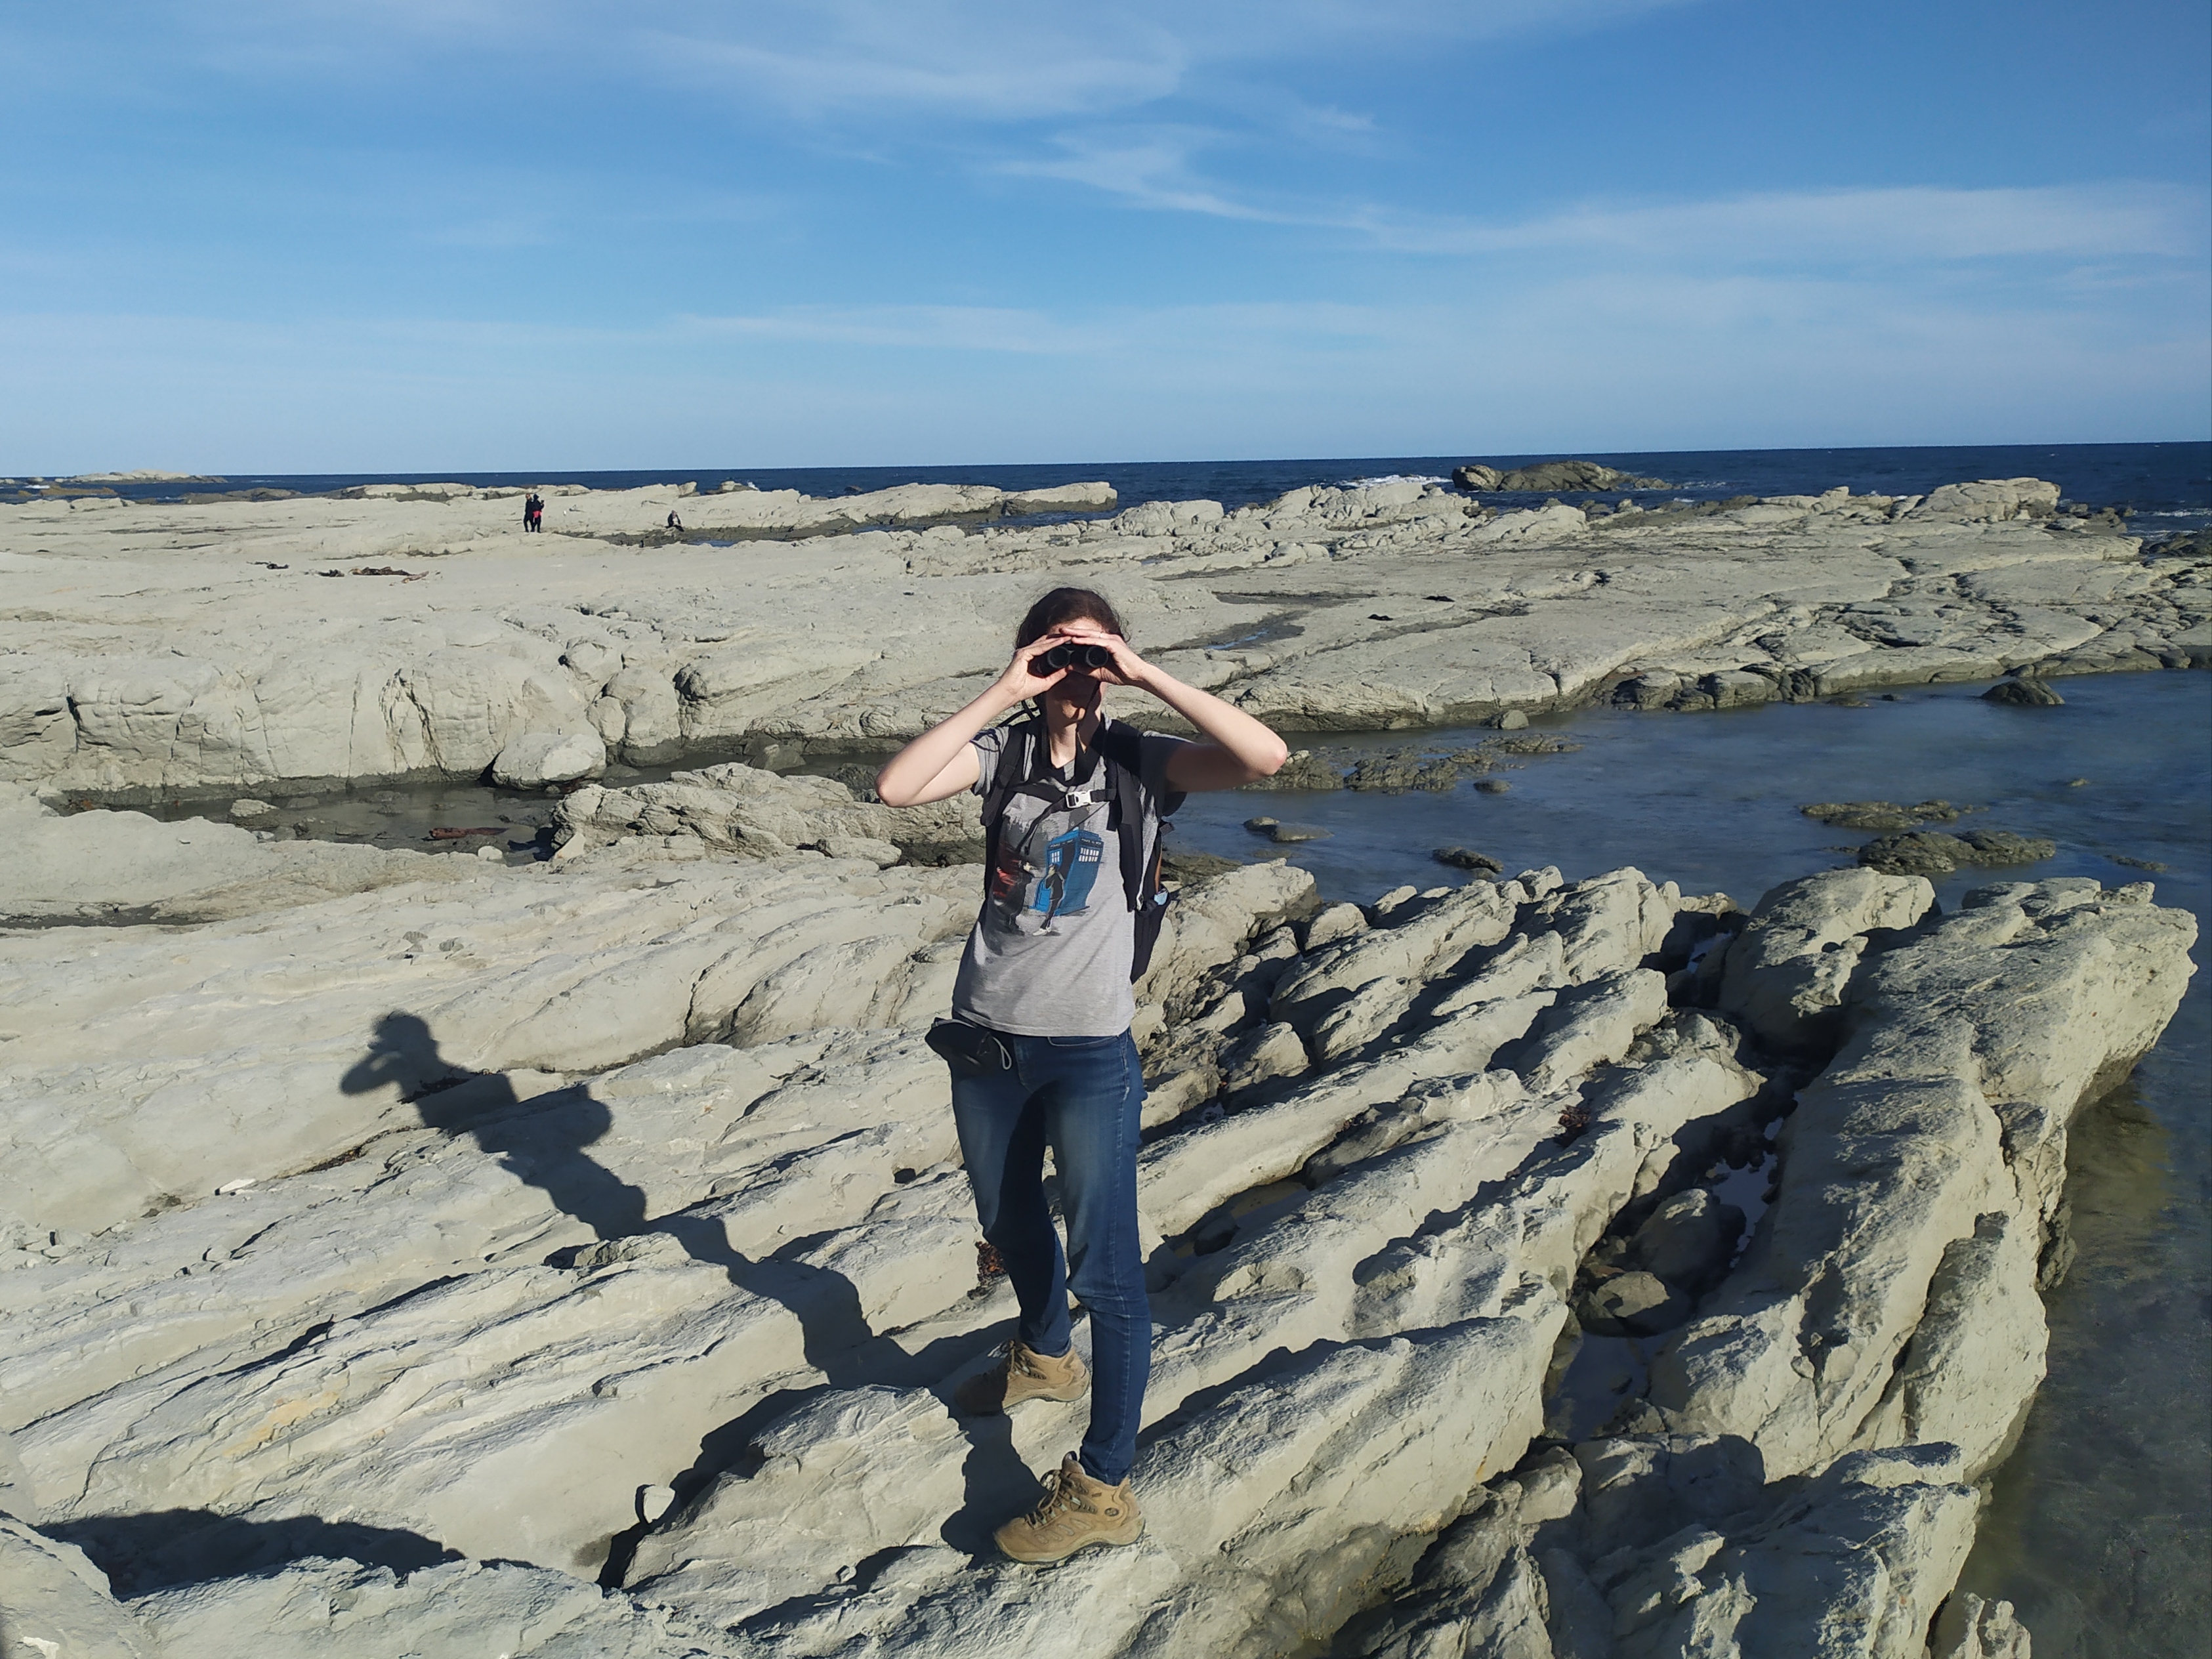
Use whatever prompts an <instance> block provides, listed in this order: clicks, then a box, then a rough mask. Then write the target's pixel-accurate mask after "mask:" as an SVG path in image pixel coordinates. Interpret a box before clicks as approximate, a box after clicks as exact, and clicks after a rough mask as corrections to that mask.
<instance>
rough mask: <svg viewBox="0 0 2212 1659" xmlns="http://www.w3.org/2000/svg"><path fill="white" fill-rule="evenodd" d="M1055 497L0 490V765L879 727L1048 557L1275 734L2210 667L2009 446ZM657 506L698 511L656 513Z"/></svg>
mask: <svg viewBox="0 0 2212 1659" xmlns="http://www.w3.org/2000/svg"><path fill="white" fill-rule="evenodd" d="M1098 489H1103V486H1099V487H1097V489H1092V488H1091V487H1087V486H1070V487H1068V489H1067V490H1066V491H1062V492H1060V495H1066V497H1067V500H1066V501H1065V502H1063V503H1062V505H1063V506H1065V507H1071V508H1073V507H1081V506H1082V505H1083V504H1084V503H1085V502H1092V503H1094V504H1095V502H1096V501H1097V500H1098V499H1099V498H1098V495H1097V490H1098ZM1107 498H1108V499H1109V500H1110V492H1108V493H1107ZM1040 501H1042V498H1041V497H1024V498H1009V497H1006V496H1004V495H1001V494H1000V492H997V491H991V490H981V489H975V488H969V487H961V488H955V487H953V486H939V485H929V486H922V485H914V486H907V487H905V488H903V489H896V490H886V491H879V492H877V493H876V494H875V495H855V496H849V497H841V498H836V499H835V500H828V501H814V500H810V499H807V498H803V497H798V496H796V495H793V493H792V492H789V491H780V492H760V491H733V492H732V493H727V494H720V493H715V494H707V495H697V494H685V493H684V489H683V488H682V487H675V486H671V487H670V488H668V489H661V490H653V489H642V490H629V491H599V492H590V491H581V490H578V491H576V492H574V493H573V494H568V495H559V496H557V497H556V498H555V499H554V500H553V501H551V502H550V506H549V512H548V520H549V523H550V526H551V528H550V531H549V532H548V533H547V534H545V535H543V536H532V537H526V536H524V535H523V534H522V533H521V532H520V526H519V520H517V515H516V513H515V512H514V508H515V502H514V501H512V500H508V499H507V498H506V497H505V495H501V494H500V493H499V492H493V491H483V490H473V489H465V488H464V487H462V486H458V485H457V486H454V487H453V489H452V490H451V491H449V492H447V491H441V490H439V489H435V488H432V487H427V486H408V487H401V486H396V485H395V486H371V487H369V488H368V489H366V490H364V491H363V492H362V493H361V495H360V498H359V499H353V500H343V501H340V500H330V499H323V498H301V499H298V500H293V501H275V502H224V503H216V504H208V505H202V506H197V507H195V506H188V505H154V504H139V503H132V502H127V501H106V500H80V501H74V502H71V501H42V502H35V503H31V504H27V505H22V506H15V507H0V620H4V621H5V622H6V623H7V624H8V629H9V644H8V648H7V649H6V650H5V651H4V652H0V781H11V782H15V783H19V784H22V785H25V786H27V787H31V788H33V789H36V790H40V791H42V792H46V793H48V794H49V796H50V798H69V799H93V800H98V801H102V802H106V803H108V804H129V803H138V802H147V801H151V800H155V799H164V800H166V799H172V798H185V797H201V796H207V795H211V794H213V793H218V792H220V791H222V790H226V789H228V790H234V791H238V792H241V793H244V792H249V791H252V790H254V789H257V788H262V787H274V786H276V785H277V784H279V783H286V784H289V785H291V786H292V787H293V789H294V792H295V793H299V792H301V791H305V790H308V789H313V788H328V787H351V786H360V785H372V784H377V783H384V782H390V781H402V780H407V779H422V778H464V777H474V776H477V775H485V774H488V773H495V774H496V775H499V776H500V777H501V779H502V780H504V781H509V782H512V783H513V784H515V785H517V786H518V787H536V786H538V785H541V784H544V783H546V782H558V781H566V780H570V779H574V778H578V777H585V776H592V775H598V773H599V770H600V769H602V768H603V767H604V766H605V765H606V764H607V763H610V762H613V763H629V764H633V765H665V764H668V763H679V762H682V761H684V760H685V759H687V758H691V757H712V758H717V759H720V758H726V757H730V756H731V755H732V753H733V752H737V753H742V754H743V755H744V757H745V758H748V759H751V760H754V761H756V762H762V763H767V764H770V765H776V766H783V765H787V764H790V763H795V762H796V761H797V760H799V758H801V757H821V756H825V755H832V756H834V755H836V754H838V753H855V752H863V751H869V750H879V749H880V748H881V747H882V746H883V745H884V744H893V743H896V742H897V741H899V740H901V739H902V738H905V737H908V736H910V735H912V734H913V733H914V732H917V731H919V730H921V729H922V728H923V727H924V726H927V724H929V723H930V722H931V721H932V720H934V719H936V718H938V717H939V716H941V715H942V714H945V713H946V712H948V711H949V710H951V708H956V707H957V706H958V705H959V704H960V703H961V702H963V701H964V700H965V699H966V698H967V697H968V696H969V695H971V694H972V693H973V691H974V690H975V689H976V687H977V686H979V685H980V684H981V683H982V680H983V678H984V677H986V676H987V675H988V674H989V673H991V672H993V671H995V669H996V668H997V667H998V666H999V665H1000V663H1001V661H1002V659H1003V657H1004V653H1005V649H1004V641H1003V640H1002V639H1001V638H1000V634H1001V633H1002V632H1003V628H1002V625H1001V623H1000V621H999V620H998V619H999V618H1001V617H1005V616H1008V615H1012V614H1015V613H1016V612H1017V611H1018V610H1019V609H1020V606H1021V605H1022V604H1023V603H1024V602H1026V599H1028V598H1029V597H1030V596H1031V594H1032V593H1033V592H1034V590H1035V589H1036V587H1037V586H1039V585H1040V584H1041V583H1044V582H1048V581H1050V580H1055V579H1059V578H1060V577H1062V576H1065V577H1067V578H1069V579H1076V580H1083V581H1085V582H1086V583H1090V584H1092V585H1095V586H1099V587H1101V588H1103V590H1105V591H1106V592H1109V594H1110V595H1111V596H1112V597H1113V598H1114V599H1115V601H1116V603H1117V604H1118V605H1121V606H1122V607H1123V609H1124V610H1125V611H1126V612H1127V614H1128V615H1129V616H1130V617H1132V618H1133V629H1134V633H1135V637H1136V640H1137V642H1138V644H1139V647H1140V648H1142V649H1144V650H1145V651H1146V652H1147V653H1151V654H1152V655H1153V656H1155V657H1157V658H1158V659H1159V660H1160V661H1162V662H1163V663H1164V665H1166V666H1168V667H1170V669H1172V670H1173V671H1175V672H1176V673H1177V674H1179V675H1180V676H1182V678H1186V679H1188V680H1189V681H1191V682H1192V683H1194V684H1200V685H1204V686H1206V688H1207V689H1209V690H1215V691H1217V692H1218V693H1219V694H1221V695H1222V696H1226V697H1229V698H1230V699H1231V701H1233V702H1237V704H1239V705H1240V706H1241V707H1243V708H1249V709H1250V710H1251V711H1252V712H1253V713H1254V714H1257V715H1259V716H1261V718H1263V719H1265V720H1268V721H1270V722H1271V723H1273V724H1274V725H1275V726H1278V727H1279V728H1281V729H1284V730H1285V731H1300V732H1351V731H1364V732H1372V731H1387V730H1406V729H1412V728H1418V727H1424V726H1446V725H1467V724H1474V723H1476V722H1479V721H1482V720H1492V719H1496V718H1498V717H1500V716H1504V715H1510V714H1519V713H1525V712H1532V711H1543V710H1553V709H1561V708H1573V707H1577V706H1580V705H1583V704H1585V703H1588V702H1592V701H1598V700H1605V701H1612V702H1620V703H1621V704H1623V705H1625V706H1628V707H1633V708H1653V709H1658V708H1669V709H1695V708H1731V707H1736V706H1741V705H1743V704H1747V703H1753V702H1769V701H1775V700H1789V699H1796V700H1802V699H1808V698H1820V697H1833V696H1850V695H1852V694H1855V693H1857V692H1858V691H1861V690H1867V689H1869V688H1875V687H1880V686H1885V685H1911V684H1929V683H1933V682H1940V681H1963V680H1972V679H1985V678H1996V677H1997V676H2000V675H2002V674H2006V673H2020V674H2023V675H2029V676H2033V677H2047V676H2055V675H2065V674H2075V673H2085V672H2093V671H2106V670H2121V669H2141V668H2149V667H2186V666H2199V667H2201V666H2203V665H2206V664H2207V663H2208V662H2212V603H2209V602H2208V600H2207V599H2206V588H2205V581H2206V575H2207V572H2208V570H2212V553H2208V551H2207V550H2206V549H2205V548H2204V546H2203V540H2202V538H2194V539H2191V540H2187V541H2183V542H2178V543H2172V544H2145V543H2143V542H2142V540H2140V539H2139V538H2136V537H2133V536H2130V535H2127V534H2125V533H2124V525H2123V524H2122V522H2121V521H2120V520H2118V519H2117V518H2116V517H2113V516H2112V515H2110V514H2099V515H2089V514H2086V513H2082V512H2081V511H2080V510H2078V509H2069V508H2067V507H2065V505H2064V504H2063V503H2062V502H2061V501H2059V498H2058V492H2057V489H2056V488H2055V487H2054V486H2052V485H2050V484H2047V483H2039V482H2037V481H2036V480H2033V479H2010V480H1999V481H1994V482H1990V481H1984V482H1980V483H1961V484H1953V485H1946V486H1944V487H1943V488H1942V489H1937V490H1936V491H1935V492H1933V493H1932V494H1931V495H1928V496H1927V497H1925V498H1924V499H1923V498H1916V497H1910V496H1906V497H1894V498H1893V497H1888V496H1854V495H1848V494H1847V493H1845V492H1844V491H1842V490H1831V491H1829V492H1827V493H1826V495H1818V496H1809V495H1808V496H1782V497H1774V498H1771V499H1766V500H1759V501H1752V500H1744V501H1737V502H1732V503H1703V504H1698V505H1695V506H1682V507H1657V508H1647V507H1637V506H1634V505H1629V504H1626V503H1624V504H1623V505H1622V506H1621V507H1620V509H1619V510H1613V511H1607V510H1603V509H1605V507H1606V506H1607V504H1606V503H1605V502H1604V501H1601V500H1600V501H1591V502H1589V503H1588V504H1587V505H1585V506H1583V507H1573V506H1566V505H1563V504H1555V505H1550V506H1545V507H1538V508H1534V509H1528V510H1522V511H1511V512H1505V513H1498V512H1496V511H1494V510H1493V509H1492V508H1491V507H1488V506H1486V505H1485V504H1484V503H1483V501H1482V500H1481V499H1480V495H1466V494H1462V493H1460V492H1457V491H1455V490H1450V489H1443V488H1441V487H1438V486H1434V485H1423V484H1420V483H1413V482H1401V483H1385V484H1380V485H1376V486H1374V487H1371V488H1364V489H1295V490H1292V491H1291V492H1290V493H1289V494H1287V495H1284V496H1282V497H1280V498H1279V499H1278V500H1276V501H1273V502H1269V503H1265V504H1262V505H1259V506H1255V507H1240V508H1238V509H1237V510H1236V511H1234V512H1230V513H1225V512H1223V511H1222V509H1221V507H1219V505H1218V503H1214V502H1210V501H1185V502H1165V501H1152V502H1146V503H1144V504H1142V505H1140V506H1137V507H1130V508H1128V509H1127V510H1125V511H1123V512H1121V513H1117V514H1115V515H1114V516H1111V517H1094V518H1087V519H1069V520H1062V521H1057V522H1049V523H1038V524H1023V523H1019V522H1006V523H996V522H989V521H986V520H987V517H988V515H990V514H994V513H1004V512H1006V511H1010V510H1012V509H1014V508H1017V507H1018V508H1020V509H1022V510H1024V511H1035V510H1037V508H1038V506H1039V503H1040ZM668 512H680V513H682V514H683V515H684V525H685V530H684V535H685V536H687V537H691V538H705V540H704V541H703V542H702V541H699V540H696V539H695V540H690V541H684V542H678V543H670V542H668V541H667V540H666V539H665V535H666V532H665V531H664V529H663V524H662V520H663V519H664V517H665V513H668ZM859 526H876V527H870V528H865V529H863V528H859ZM912 526H927V527H912ZM748 538H750V539H748ZM717 542H726V543H727V545H715V544H714V543H717Z"/></svg>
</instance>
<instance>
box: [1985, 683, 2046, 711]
mask: <svg viewBox="0 0 2212 1659" xmlns="http://www.w3.org/2000/svg"><path fill="white" fill-rule="evenodd" d="M1982 701H1983V702H2002V703H2005V704H2008V705H2009V706H2010V707H2012V708H2059V707H2061V706H2062V705H2063V703H2064V702H2065V701H2066V699H2065V698H2063V697H2062V696H2059V695H2058V694H2057V692H2056V691H2054V690H2051V688H2050V686H2049V685H2047V684H2045V683H2044V682H2043V681H2041V680H2036V679H2029V678H2026V677H2025V676H2023V677H2021V678H2018V679H2009V680H1999V681H1998V682H1997V683H1996V684H1995V685H1993V686H1991V687H1990V689H1989V690H1986V691H1984V692H1983V693H1982Z"/></svg>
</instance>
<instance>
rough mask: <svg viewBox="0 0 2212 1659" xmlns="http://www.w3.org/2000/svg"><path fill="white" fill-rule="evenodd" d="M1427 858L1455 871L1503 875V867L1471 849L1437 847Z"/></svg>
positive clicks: (1492, 859)
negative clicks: (1478, 871) (1446, 865)
mask: <svg viewBox="0 0 2212 1659" xmlns="http://www.w3.org/2000/svg"><path fill="white" fill-rule="evenodd" d="M1429 856H1430V857H1431V858H1432V859H1434V860H1436V861H1437V863H1438V864H1448V865H1449V866H1451V867H1452V868H1453V869H1455V870H1480V871H1483V872H1486V873H1487V874H1490V875H1503V874H1504V872H1505V866H1504V865H1503V864H1501V863H1499V862H1498V860H1496V859H1494V858H1492V857H1491V856H1490V854H1487V853H1478V852H1476V851H1475V850H1474V848H1472V847H1439V848H1437V849H1436V850H1435V851H1434V852H1432V853H1431V854H1429Z"/></svg>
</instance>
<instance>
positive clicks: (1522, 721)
mask: <svg viewBox="0 0 2212 1659" xmlns="http://www.w3.org/2000/svg"><path fill="white" fill-rule="evenodd" d="M1489 723H1490V724H1491V725H1492V726H1496V727H1497V728H1498V730H1499V731H1500V732H1518V731H1520V730H1521V729H1522V727H1524V726H1527V725H1528V715H1527V714H1523V713H1522V711H1521V710H1520V709H1518V708H1508V709H1504V710H1503V711H1501V712H1500V713H1498V714H1493V715H1492V716H1491V717H1490V721H1489Z"/></svg>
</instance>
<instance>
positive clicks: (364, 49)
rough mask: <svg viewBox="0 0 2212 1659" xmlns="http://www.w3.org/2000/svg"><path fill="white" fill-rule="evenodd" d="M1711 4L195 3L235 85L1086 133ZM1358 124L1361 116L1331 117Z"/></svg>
mask: <svg viewBox="0 0 2212 1659" xmlns="http://www.w3.org/2000/svg"><path fill="white" fill-rule="evenodd" d="M1691 3H1696V0H1361V3H1356V4H1355V3H1349V0H1272V3H1269V0H1214V3H1211V4H1207V5H1204V6H1193V5H1189V4H1187V3H1181V0H1124V3H1121V4H1117V5H1114V6H1111V7H1101V6H1097V5H1094V4H1085V3H1077V0H738V3H729V0H661V3H659V4H656V5H654V6H653V7H652V8H650V9H644V8H640V7H638V6H637V5H635V3H632V0H371V3H360V0H178V3H176V4H174V5H173V6H172V7H171V8H169V10H170V15H172V16H173V17H174V18H176V19H177V20H178V21H179V24H180V25H181V26H182V27H183V28H184V29H185V31H186V33H187V34H188V36H195V37H197V38H198V39H199V40H202V41H203V42H204V43H205V46H206V50H205V52H204V53H203V62H204V64H207V65H209V66H210V67H215V68H218V69H221V70H227V71H228V72H232V73H244V74H249V75H267V74H273V75H277V76H289V75H296V74H299V73H301V72H308V71H312V72H316V73H345V72H351V73H356V74H374V73H381V72H384V71H386V70H389V69H390V68H391V67H392V66H393V65H394V64H399V63H404V62H406V61H407V60H409V59H410V58H424V57H436V56H441V55H445V54H451V53H456V52H467V53H470V54H481V53H484V52H503V53H506V54H507V55H508V56H509V58H511V59H512V60H513V61H516V62H525V61H527V62H533V63H546V62H552V61H561V62H565V63H568V64H572V65H573V64H586V65H589V66H592V67H594V68H596V69H597V70H598V71H599V72H600V73H602V74H607V75H613V76H633V77H634V76H649V77H653V78H658V79H660V80H663V81H665V82H672V83H675V84H678V85H681V86H683V87H684V88H685V89H686V90H689V91H696V92H706V93H709V94H711V93H715V92H720V93H722V94H726V95H729V96H732V97H736V98H744V99H751V100H765V101H768V102H770V103H772V104H775V105H776V106H780V107H781V108H783V109H786V110H787V111H791V112H798V113H801V114H804V115H807V116H810V117H815V118H831V117H842V118H863V119H881V118H886V117H897V116H899V115H902V114H915V113H921V114H927V115H929V116H931V117H932V118H939V119H949V120H953V121H958V122H967V123H980V124H990V123H1002V122H1022V121H1030V120H1037V119H1051V118H1079V117H1083V116H1089V115H1097V114H1101V113H1104V112H1113V111H1126V110H1129V109H1133V108H1136V107H1139V106H1144V105H1146V104H1150V103H1152V102H1156V101H1158V100H1161V99H1164V98H1167V97H1170V96H1171V95H1175V94H1179V93H1188V92H1190V91H1192V90H1193V82H1194V79H1195V77H1196V76H1197V74H1198V72H1200V71H1201V70H1221V69H1223V68H1225V67H1228V66H1234V65H1238V64H1255V65H1256V64H1281V63H1285V62H1291V61H1297V60H1300V59H1320V60H1327V59H1328V58H1340V57H1343V56H1346V55H1347V54H1348V55H1351V56H1355V57H1359V58H1389V57H1392V56H1396V55H1402V54H1404V53H1406V52H1413V51H1434V50H1436V49H1437V48H1439V47H1441V46H1448V45H1454V44H1457V43H1460V42H1464V41H1468V40H1483V39H1496V38H1500V37H1504V36H1510V35H1516V34H1533V33H1542V34H1547V35H1556V34H1559V33H1571V32H1576V31H1579V30H1584V29H1589V28H1595V27H1603V26H1604V25H1606V24H1607V23H1609V22H1613V21H1618V20H1620V19H1622V18H1626V17H1630V16H1634V15H1640V14H1643V13H1646V12H1650V11H1653V10H1657V9H1665V8H1668V7H1672V6H1680V5H1685V4H1691ZM1315 113H1316V117H1317V118H1321V119H1322V120H1327V119H1329V118H1337V119H1340V120H1342V121H1345V122H1347V123H1349V124H1352V125H1358V124H1359V123H1360V122H1361V121H1363V120H1364V117H1362V116H1360V115H1359V114H1358V113H1357V112H1328V111H1326V110H1325V109H1324V110H1319V111H1316V112H1315Z"/></svg>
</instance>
